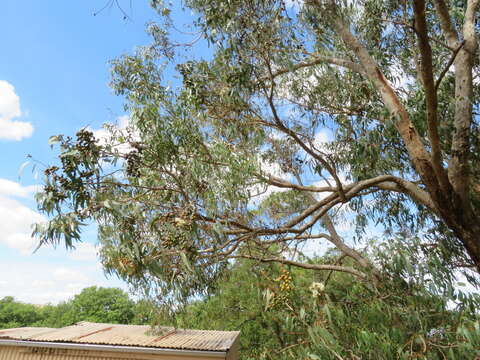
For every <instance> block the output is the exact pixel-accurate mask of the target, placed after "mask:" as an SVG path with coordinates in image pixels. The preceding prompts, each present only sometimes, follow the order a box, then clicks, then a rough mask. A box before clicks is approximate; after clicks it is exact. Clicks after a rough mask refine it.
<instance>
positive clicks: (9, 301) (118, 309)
mask: <svg viewBox="0 0 480 360" xmlns="http://www.w3.org/2000/svg"><path fill="white" fill-rule="evenodd" d="M147 305H148V302H147V301H146V300H140V301H137V302H135V301H133V300H132V299H130V297H129V296H128V294H127V293H126V292H124V291H123V290H121V289H118V288H103V287H96V286H91V287H88V288H85V289H83V290H82V291H81V292H80V293H79V294H77V295H75V296H74V297H73V298H72V299H69V300H67V301H64V302H61V303H59V304H57V305H52V304H44V305H33V304H26V303H23V302H19V301H16V300H15V299H14V298H13V297H11V296H6V297H4V298H3V299H0V329H7V328H17V327H25V326H41V327H63V326H69V325H73V324H75V323H77V322H80V321H91V322H100V323H110V324H149V323H150V320H151V319H152V314H153V309H152V307H151V306H147Z"/></svg>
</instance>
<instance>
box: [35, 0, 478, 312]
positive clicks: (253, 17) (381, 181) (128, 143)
mask: <svg viewBox="0 0 480 360" xmlns="http://www.w3.org/2000/svg"><path fill="white" fill-rule="evenodd" d="M152 5H153V7H154V8H155V9H156V10H158V14H159V16H160V18H161V23H160V25H158V24H152V25H150V26H149V28H148V30H149V32H150V33H151V34H152V38H153V43H152V45H151V46H147V47H142V48H140V49H138V51H137V52H136V53H135V54H128V55H125V56H123V57H121V58H119V59H117V60H115V61H113V62H112V73H113V76H112V84H111V85H112V87H113V89H114V90H115V91H116V93H117V94H119V95H121V96H123V97H124V98H125V100H126V105H125V108H126V111H127V112H128V114H129V117H130V125H129V126H128V127H127V128H124V129H122V128H119V127H115V126H112V125H111V126H108V127H107V129H108V130H109V133H110V137H109V138H108V139H97V138H95V136H94V134H93V133H92V132H90V131H88V130H86V129H83V130H80V131H79V132H78V133H77V134H76V136H75V137H70V136H67V135H59V136H54V137H52V138H51V142H52V144H53V145H57V146H58V147H59V150H60V153H59V163H58V164H56V165H54V166H50V167H48V168H47V169H46V170H45V175H46V178H45V187H44V188H43V191H42V192H40V193H39V194H38V196H37V200H38V204H39V208H40V210H41V211H43V212H44V213H46V214H47V215H49V216H50V221H49V222H48V223H47V224H41V225H38V226H37V228H36V230H35V233H36V234H37V235H38V236H39V237H40V238H41V241H42V243H54V244H57V243H59V242H65V244H66V245H67V246H72V245H73V244H74V243H75V241H76V240H79V238H80V231H81V228H82V226H83V225H84V224H86V223H88V222H89V221H92V220H93V221H95V222H97V223H98V224H99V241H100V243H101V245H102V250H101V256H102V261H103V264H104V266H105V268H106V269H107V271H110V272H113V273H116V274H118V275H120V276H121V277H122V278H124V279H126V280H128V281H129V282H131V283H132V284H134V285H135V286H140V287H143V288H145V289H146V290H147V291H148V292H150V294H152V295H154V296H157V297H158V298H159V299H161V301H163V302H165V303H170V305H172V304H174V306H177V307H179V306H180V301H188V300H189V299H191V298H192V297H195V296H198V295H205V294H207V293H208V292H210V291H213V290H214V289H215V287H216V285H217V282H218V279H219V277H220V276H221V275H222V273H223V272H224V271H225V269H226V268H227V267H228V265H229V264H230V263H231V262H232V261H235V260H237V259H245V258H246V259H252V260H258V261H261V262H277V263H281V264H284V265H289V266H297V267H301V268H307V269H310V270H316V271H339V272H342V273H345V274H349V275H350V276H353V277H354V278H355V279H356V281H371V282H372V283H373V284H377V285H378V284H379V283H381V282H382V277H383V276H384V275H382V272H383V271H384V270H385V269H382V264H379V263H374V262H372V261H371V259H369V258H368V257H367V256H365V254H364V253H362V252H361V251H359V249H360V248H361V246H363V245H364V242H365V241H364V238H365V233H364V232H365V230H366V229H369V226H371V224H372V223H375V224H380V226H382V227H383V228H384V229H386V230H387V231H388V232H390V233H391V234H393V233H395V232H398V231H401V232H403V233H405V234H408V235H409V236H411V235H412V234H418V235H419V238H421V241H420V242H421V243H423V245H422V246H424V247H425V248H426V249H430V250H431V253H432V254H430V253H428V252H427V254H426V257H419V258H418V260H419V261H420V262H424V261H429V260H427V259H430V258H431V257H430V255H432V256H434V258H436V256H437V255H438V254H440V255H439V257H438V259H437V260H438V261H440V262H441V264H442V265H443V266H444V267H445V268H448V269H450V270H452V269H460V270H459V271H463V270H464V269H471V268H474V269H476V270H478V269H479V265H480V240H479V234H480V220H479V219H480V218H479V216H480V215H479V212H480V208H479V206H480V205H479V204H480V203H479V192H478V191H479V185H478V184H479V183H480V181H479V179H480V178H479V173H478V169H479V168H480V167H479V166H478V165H479V147H478V145H479V144H478V140H479V137H478V116H477V111H478V91H479V87H478V80H477V78H478V76H479V74H478V69H479V68H478V59H479V57H478V50H477V37H478V25H477V23H476V13H477V8H478V2H477V1H475V0H468V1H458V2H452V3H446V2H445V1H443V0H435V1H427V2H425V1H422V0H414V1H411V2H410V1H378V0H362V1H348V2H347V1H346V2H342V1H322V0H308V1H303V2H295V1H294V2H290V1H289V2H287V1H283V0H267V1H264V0H262V1H256V0H249V1H239V0H238V1H237V0H234V1H211V0H209V1H206V0H188V1H184V2H183V5H184V6H185V8H186V9H189V10H190V11H191V12H192V13H193V14H194V15H193V16H194V18H193V21H192V22H193V24H192V26H193V28H194V29H195V30H197V31H198V34H199V38H198V39H199V40H197V42H195V41H194V42H191V43H189V44H186V45H187V46H186V49H187V52H186V55H184V53H183V52H181V55H182V56H177V53H176V51H175V50H176V49H177V48H179V46H178V45H179V44H176V43H174V42H173V41H171V38H170V37H169V36H170V35H169V29H170V26H172V27H171V28H172V29H173V28H174V27H173V20H172V19H173V17H172V18H170V15H171V11H172V10H171V9H169V8H168V7H167V6H166V5H165V4H163V3H162V2H160V1H153V2H152ZM203 48H208V49H209V51H202V49H203ZM188 49H190V50H188ZM185 57H186V58H185ZM173 69H174V70H173ZM172 71H175V74H176V75H178V76H179V77H180V79H181V83H179V84H177V83H175V82H173V83H172V81H170V80H172V78H173V79H174V76H173V77H172V78H170V77H171V74H172ZM342 213H343V216H345V217H346V218H347V219H349V220H352V221H353V225H354V227H355V228H356V230H357V233H356V240H358V242H357V243H356V244H351V242H347V241H346V240H345V239H343V238H342V237H341V236H340V235H339V233H338V231H337V230H336V225H337V224H338V222H339V218H340V217H341V215H342ZM317 241H318V242H320V241H325V242H329V243H331V244H333V245H334V246H335V247H336V248H337V249H338V250H339V251H340V252H341V255H340V256H339V258H337V259H332V262H331V263H328V264H312V263H309V262H308V259H306V257H303V256H302V254H301V252H302V245H303V244H305V243H307V244H310V245H311V244H312V243H313V242H317ZM355 247H356V248H355ZM435 251H438V254H437V253H436V252H435ZM345 256H346V257H347V258H348V259H349V260H351V261H353V264H350V263H349V262H345V263H342V261H343V259H344V257H345ZM465 274H468V271H467V270H465ZM471 279H472V280H474V279H473V278H471ZM169 308H170V309H174V308H175V307H172V306H170V307H169Z"/></svg>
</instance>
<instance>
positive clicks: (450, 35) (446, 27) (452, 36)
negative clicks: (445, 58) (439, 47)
mask: <svg viewBox="0 0 480 360" xmlns="http://www.w3.org/2000/svg"><path fill="white" fill-rule="evenodd" d="M433 2H434V4H435V10H436V12H437V15H438V18H439V19H440V26H441V28H442V30H443V32H444V33H445V37H446V39H447V42H448V46H450V48H452V49H454V48H456V47H457V46H458V33H457V30H456V29H455V27H454V26H453V24H452V20H451V18H450V14H449V13H448V8H447V5H446V4H445V1H444V0H434V1H433Z"/></svg>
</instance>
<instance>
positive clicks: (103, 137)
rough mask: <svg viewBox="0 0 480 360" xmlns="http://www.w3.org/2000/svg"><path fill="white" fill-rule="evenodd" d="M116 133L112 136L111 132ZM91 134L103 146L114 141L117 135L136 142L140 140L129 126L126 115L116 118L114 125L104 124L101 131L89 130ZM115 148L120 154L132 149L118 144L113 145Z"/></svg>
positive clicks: (128, 119)
mask: <svg viewBox="0 0 480 360" xmlns="http://www.w3.org/2000/svg"><path fill="white" fill-rule="evenodd" d="M111 130H114V132H116V133H115V134H112V131H111ZM90 131H92V132H93V135H94V136H95V138H96V139H97V140H98V141H99V142H100V144H102V145H105V144H107V143H109V142H112V140H114V141H116V140H117V136H118V135H119V133H122V134H126V135H128V137H130V138H132V139H135V140H138V139H139V138H140V136H139V134H138V132H137V131H136V130H135V129H134V128H133V127H132V126H131V124H130V118H129V117H128V115H122V116H119V117H117V121H116V123H115V124H104V126H103V127H102V128H101V129H90ZM115 148H116V149H117V150H118V151H119V152H120V153H121V154H127V153H129V152H131V151H132V150H133V148H132V147H131V146H130V144H128V143H118V144H116V145H115Z"/></svg>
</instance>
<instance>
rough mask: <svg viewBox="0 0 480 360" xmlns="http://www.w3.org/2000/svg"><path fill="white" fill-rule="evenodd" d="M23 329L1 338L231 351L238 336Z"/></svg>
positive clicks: (133, 329)
mask: <svg viewBox="0 0 480 360" xmlns="http://www.w3.org/2000/svg"><path fill="white" fill-rule="evenodd" d="M32 329H35V328H23V329H13V330H14V331H10V330H4V331H2V330H0V337H1V336H2V333H4V335H3V336H8V338H10V339H18V340H30V341H46V342H67V343H79V344H103V345H122V346H141V347H153V348H167V349H184V350H206V351H228V350H229V349H230V347H231V346H232V344H233V342H234V341H235V339H236V338H237V336H238V335H239V332H238V331H211V330H185V329H174V328H171V327H164V328H160V330H161V331H160V332H152V329H151V327H150V326H144V325H118V324H100V323H90V322H80V323H78V324H75V325H72V326H67V327H64V328H61V329H48V328H36V329H38V331H35V330H32Z"/></svg>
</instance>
